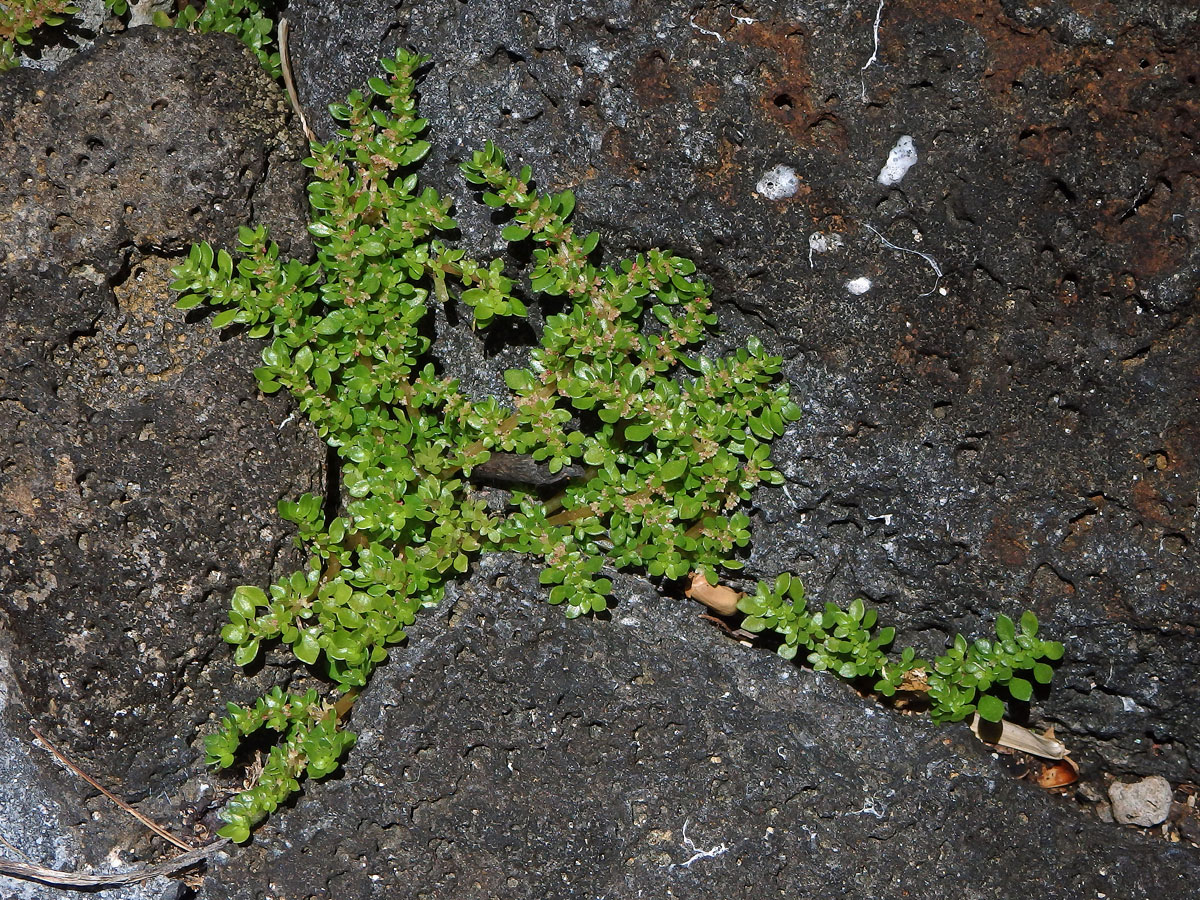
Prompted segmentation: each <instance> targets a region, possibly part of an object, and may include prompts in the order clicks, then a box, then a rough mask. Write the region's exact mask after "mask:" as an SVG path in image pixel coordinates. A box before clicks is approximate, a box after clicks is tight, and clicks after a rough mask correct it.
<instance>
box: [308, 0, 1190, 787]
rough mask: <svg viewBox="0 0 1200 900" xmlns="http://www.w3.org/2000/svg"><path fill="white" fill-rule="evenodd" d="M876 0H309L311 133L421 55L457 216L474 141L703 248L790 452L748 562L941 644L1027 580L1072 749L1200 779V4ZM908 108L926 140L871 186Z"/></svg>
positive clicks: (1054, 712) (465, 208)
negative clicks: (332, 106)
mask: <svg viewBox="0 0 1200 900" xmlns="http://www.w3.org/2000/svg"><path fill="white" fill-rule="evenodd" d="M878 10H879V4H877V3H875V2H867V0H863V2H856V3H849V4H847V3H843V2H840V0H839V2H824V3H821V2H816V3H810V2H805V3H797V2H771V0H763V2H755V3H752V4H734V5H729V4H725V3H716V2H693V0H688V2H682V0H665V2H663V0H598V2H595V3H587V4H572V3H563V2H553V0H520V2H517V0H497V2H491V0H489V2H479V0H468V2H460V3H443V2H440V0H428V2H423V0H418V2H412V3H407V2H406V3H403V4H398V3H392V2H382V0H368V2H363V3H357V4H353V5H350V4H339V3H330V2H325V0H297V2H294V3H293V4H291V6H290V9H289V16H290V17H291V19H292V21H293V25H294V32H293V33H294V35H295V38H294V46H295V57H296V63H297V77H298V79H299V82H300V88H301V96H302V101H303V103H304V104H305V106H306V107H307V108H308V110H309V112H310V114H311V116H312V118H313V119H314V122H315V123H316V127H317V128H318V130H319V131H322V132H323V133H325V134H328V133H330V132H329V129H330V127H331V126H330V123H329V120H328V118H327V116H324V115H323V113H322V111H323V109H324V105H325V104H326V103H328V102H329V101H332V100H335V99H337V98H339V97H340V96H342V95H344V94H345V92H346V91H347V90H348V89H350V88H352V87H354V86H356V85H358V84H360V83H361V82H362V81H363V79H364V78H365V77H366V76H367V75H369V74H370V73H371V71H372V70H373V68H374V65H375V62H374V61H375V59H376V58H377V57H378V56H380V55H384V54H389V53H391V52H392V50H393V49H394V48H395V47H396V46H397V45H405V46H409V47H412V48H415V49H417V50H418V51H420V52H423V53H426V54H428V55H430V56H431V57H432V62H431V64H430V66H429V68H428V69H427V71H426V72H425V74H424V79H423V82H422V85H421V103H422V112H423V114H424V115H425V116H427V117H428V118H429V119H430V121H431V123H432V126H431V132H430V139H431V140H432V142H433V144H434V150H433V152H432V154H431V157H430V160H429V162H428V163H427V164H426V166H425V167H424V170H423V175H424V177H425V178H427V179H430V180H432V181H433V182H434V183H437V184H440V185H441V186H442V187H443V189H445V190H447V191H448V192H450V193H451V194H452V195H453V196H455V197H456V198H458V200H459V207H458V211H457V215H458V217H459V221H460V222H462V223H464V224H463V230H464V232H465V233H466V234H467V235H468V240H475V241H477V242H478V244H479V246H481V248H482V249H484V250H488V249H491V248H492V246H493V241H492V238H493V237H494V236H495V235H496V232H497V229H496V227H495V225H494V224H493V223H492V222H491V221H490V220H489V216H490V215H491V211H490V210H488V209H487V208H485V207H482V205H481V204H479V203H477V202H475V201H474V200H473V199H472V198H473V196H474V194H473V192H472V191H471V189H470V186H469V185H467V184H465V182H463V180H462V179H461V177H460V176H459V175H458V172H457V166H458V163H459V162H460V161H461V160H463V159H464V158H467V157H468V156H469V154H470V152H471V151H472V150H473V149H475V148H479V147H481V146H483V144H484V142H485V141H486V140H489V139H490V140H493V141H495V142H496V143H497V144H498V145H499V146H500V147H501V148H502V149H504V150H505V151H507V152H508V154H509V157H510V159H511V160H512V161H514V162H520V163H528V164H529V165H531V166H532V168H533V171H534V175H535V178H540V179H541V184H542V185H543V186H544V187H547V188H550V189H553V190H563V189H566V188H570V189H572V190H574V192H575V194H576V195H577V197H578V205H577V207H576V209H577V212H576V220H577V221H579V222H581V223H582V225H583V227H586V228H594V229H599V230H600V231H601V233H602V235H603V236H604V238H605V243H606V246H607V248H608V250H609V251H610V253H609V255H608V257H606V258H607V259H608V260H612V259H614V258H617V255H618V254H621V253H624V252H626V251H627V250H628V249H633V250H642V249H645V248H647V247H650V246H655V245H658V246H664V247H667V248H670V249H673V250H675V251H677V252H680V253H683V254H687V255H690V256H693V257H694V258H696V259H697V260H698V261H699V263H700V267H701V270H702V271H703V272H704V273H705V274H706V275H708V276H709V277H711V278H712V279H713V280H714V282H715V284H716V287H717V297H718V298H719V300H720V301H721V302H722V303H723V307H722V310H721V319H722V324H723V325H724V327H725V328H726V329H727V336H728V341H729V343H730V344H735V343H738V342H739V341H741V340H744V336H745V335H746V334H748V333H756V334H759V335H761V336H762V337H763V339H764V340H765V341H766V342H767V344H768V346H769V347H770V348H771V349H773V350H774V351H776V352H779V353H782V354H783V355H784V357H785V358H786V359H787V361H788V362H787V367H786V369H785V374H786V376H787V378H788V380H789V381H790V382H791V384H792V385H793V386H794V393H795V397H796V399H797V401H798V402H799V403H800V405H801V406H802V407H803V409H804V412H805V418H804V419H803V421H801V422H800V423H798V425H797V426H795V427H794V428H793V429H792V430H791V431H790V432H789V433H788V434H787V435H785V437H784V438H782V439H781V440H780V441H779V442H777V445H776V449H775V451H774V458H775V459H777V460H779V461H780V466H781V468H782V470H783V471H784V472H785V473H786V474H787V476H788V479H789V483H788V485H787V486H786V488H784V489H781V490H775V491H772V490H763V491H761V492H760V493H759V495H758V496H757V498H756V503H757V512H756V515H755V525H756V530H755V539H754V544H753V549H752V551H751V557H750V569H751V570H752V571H753V572H754V573H756V574H774V573H775V572H776V571H779V570H784V569H786V570H791V571H794V572H796V573H798V574H800V575H801V576H803V577H804V578H805V580H806V583H807V586H808V588H809V592H810V594H812V595H813V596H815V597H817V598H819V599H820V600H821V601H824V600H831V601H833V602H835V603H838V604H845V603H846V602H848V601H849V600H851V599H852V598H854V597H856V596H863V597H865V598H867V599H868V600H869V601H871V602H873V603H876V604H878V605H879V606H880V607H881V613H882V618H883V619H885V620H886V621H888V622H890V623H893V624H895V625H896V626H897V627H898V629H899V632H900V635H899V640H898V642H899V643H900V644H901V645H902V644H903V643H906V642H907V643H913V644H915V645H916V646H917V647H918V648H919V649H920V650H922V651H923V652H929V653H935V652H937V651H938V650H940V649H941V647H942V646H943V644H944V641H945V638H946V636H947V634H952V633H953V632H954V631H956V630H957V631H962V632H964V633H966V634H977V635H983V634H986V633H987V631H988V630H989V629H990V628H991V625H992V622H993V621H994V618H995V616H996V615H997V614H998V613H1007V614H1009V615H1010V616H1014V617H1015V616H1016V615H1017V614H1019V613H1020V611H1021V610H1023V609H1026V608H1029V609H1033V610H1034V611H1035V612H1036V613H1037V615H1038V616H1039V618H1040V620H1041V621H1042V623H1043V628H1044V631H1045V633H1047V634H1049V635H1052V636H1054V637H1055V638H1057V639H1059V640H1062V641H1064V642H1065V643H1066V644H1067V646H1068V648H1069V650H1068V656H1067V660H1066V662H1065V663H1064V664H1063V665H1062V667H1061V669H1060V671H1059V675H1058V676H1057V677H1056V679H1055V685H1054V688H1053V690H1052V691H1051V692H1050V693H1049V694H1048V695H1046V694H1043V695H1041V696H1039V697H1038V698H1037V703H1038V708H1039V711H1040V712H1041V713H1042V714H1043V715H1044V716H1045V717H1046V719H1047V721H1051V722H1054V723H1057V724H1058V725H1059V727H1060V730H1064V731H1065V733H1067V734H1068V735H1069V743H1070V744H1071V746H1072V747H1073V748H1074V750H1075V753H1076V757H1077V758H1079V759H1081V760H1082V761H1083V762H1084V763H1085V770H1087V771H1092V772H1097V771H1112V772H1131V773H1136V774H1140V775H1146V774H1160V775H1163V776H1165V777H1167V778H1168V779H1171V780H1172V781H1174V782H1176V783H1178V782H1180V781H1187V780H1190V781H1196V780H1197V779H1198V778H1200V740H1197V735H1200V652H1197V649H1196V646H1197V644H1196V640H1197V634H1196V628H1197V625H1198V624H1200V560H1198V559H1197V552H1198V551H1197V547H1196V544H1197V539H1196V528H1197V522H1200V508H1198V506H1197V504H1198V503H1200V457H1198V455H1197V448H1198V447H1200V419H1198V417H1197V416H1196V415H1195V397H1196V393H1197V389H1198V388H1200V328H1198V323H1197V318H1196V296H1197V288H1198V287H1200V265H1198V264H1200V220H1198V219H1197V213H1196V210H1197V209H1200V180H1198V176H1200V166H1198V164H1197V159H1198V158H1200V156H1198V155H1197V139H1196V117H1197V112H1198V105H1200V92H1198V90H1197V86H1196V78H1197V74H1196V73H1197V71H1198V62H1200V54H1198V52H1197V43H1198V40H1200V25H1198V17H1200V9H1198V8H1197V7H1196V5H1195V4H1194V3H1185V2H1134V3H1126V4H1119V5H1114V4H1107V5H1096V4H1071V3H1067V2H1062V0H1039V2H1038V3H1032V2H1020V0H1003V2H1002V0H983V2H979V3H973V4H970V6H969V8H967V7H965V6H964V5H963V4H961V3H942V2H929V0H888V2H886V3H885V4H884V5H883V8H882V13H881V15H880V19H879V30H878V46H877V47H876V45H875V28H874V24H875V17H876V13H877V11H878ZM868 63H870V64H869V65H868ZM904 135H908V136H910V137H911V138H912V139H913V143H914V146H915V148H916V151H917V155H918V161H917V163H916V165H915V166H913V167H912V168H911V169H910V170H909V171H908V172H907V174H906V176H905V177H904V179H903V180H902V181H901V182H900V183H899V184H896V185H894V186H888V187H885V186H883V185H881V184H879V183H878V182H877V181H876V178H877V176H878V175H879V173H880V170H881V169H882V167H883V166H884V164H885V162H886V161H887V158H888V154H889V151H890V150H891V148H892V147H893V146H894V145H895V144H896V143H897V141H898V139H899V138H901V137H902V136H904ZM779 166H783V167H786V168H789V169H791V170H793V171H794V172H795V173H796V176H797V178H798V181H799V185H798V187H797V189H796V191H795V193H794V194H792V195H791V196H788V197H784V198H781V199H777V200H771V199H768V198H767V197H765V196H763V195H761V194H759V193H757V192H756V190H755V188H756V185H757V184H758V183H759V182H760V181H761V180H762V179H763V177H764V176H765V175H766V174H767V173H769V172H771V171H772V170H774V169H776V168H777V167H779ZM872 229H874V231H873V230H872ZM876 232H878V234H877V233H876ZM834 234H837V235H839V236H840V237H841V238H842V242H843V246H842V247H841V248H840V249H833V248H834V247H836V243H837V242H836V241H834V240H833V238H832V236H833V235H834ZM479 235H486V236H488V237H487V240H481V239H480V238H479V237H478V236H479ZM813 235H819V236H822V237H823V238H824V239H825V242H826V245H827V246H829V247H830V248H831V249H829V250H828V251H827V252H824V253H817V252H814V251H813V250H812V248H811V245H810V237H811V236H813ZM881 238H886V239H887V240H888V241H889V242H890V243H891V244H893V245H895V246H896V247H902V248H905V249H904V250H896V249H891V248H889V247H888V246H886V245H885V244H884V243H883V242H882V240H881ZM817 243H818V244H819V243H820V240H818V241H817ZM497 246H498V245H497ZM906 251H913V252H906ZM918 252H919V253H925V254H928V258H923V257H922V256H920V255H918ZM935 266H936V269H935ZM937 271H940V272H941V273H942V274H941V276H940V277H939V276H938V275H937V274H936V273H937ZM860 278H865V279H867V280H868V281H869V282H870V284H871V287H870V289H869V290H867V292H866V293H861V294H854V293H851V292H850V291H848V290H847V288H846V285H847V284H848V283H849V282H851V281H854V280H857V279H860ZM860 284H861V283H860ZM485 349H487V348H485ZM477 352H478V351H477ZM495 358H498V359H499V360H500V361H501V363H502V364H509V365H511V364H512V362H511V357H508V356H506V355H504V354H503V353H499V354H496V357H494V358H493V362H494V360H495ZM483 362H486V360H485V359H484V357H483V355H482V354H480V356H479V357H478V358H477V359H476V360H474V361H473V362H472V364H471V365H470V366H466V367H464V370H465V371H467V372H468V373H470V372H471V370H473V369H476V368H478V367H479V366H480V365H482V363H483ZM473 377H475V378H477V379H478V380H480V381H485V379H483V378H482V377H481V376H478V375H474V376H473ZM495 381H496V378H495V377H494V376H493V377H492V379H491V382H490V383H494V382H495Z"/></svg>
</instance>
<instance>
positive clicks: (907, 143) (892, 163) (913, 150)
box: [875, 134, 917, 187]
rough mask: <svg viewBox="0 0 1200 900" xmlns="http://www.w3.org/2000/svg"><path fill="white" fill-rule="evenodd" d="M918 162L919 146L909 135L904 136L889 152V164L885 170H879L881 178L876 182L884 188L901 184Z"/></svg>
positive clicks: (885, 165)
mask: <svg viewBox="0 0 1200 900" xmlns="http://www.w3.org/2000/svg"><path fill="white" fill-rule="evenodd" d="M916 161H917V145H916V144H914V143H913V139H912V138H911V137H910V136H909V135H907V134H905V135H902V136H901V137H900V140H898V141H896V146H894V147H893V148H892V149H891V150H890V151H888V158H887V162H886V163H884V164H883V168H882V169H880V170H879V177H878V178H877V179H875V180H876V181H878V182H879V183H880V184H882V185H883V186H884V187H891V186H892V185H894V184H899V183H900V182H901V181H903V180H904V176H905V175H907V174H908V170H909V169H911V168H912V167H913V165H914V164H915V163H916Z"/></svg>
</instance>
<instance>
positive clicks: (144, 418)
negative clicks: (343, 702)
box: [0, 29, 324, 896]
mask: <svg viewBox="0 0 1200 900" xmlns="http://www.w3.org/2000/svg"><path fill="white" fill-rule="evenodd" d="M284 104H285V101H284V100H283V99H282V93H281V91H280V90H279V89H278V88H277V87H276V86H275V85H274V84H272V83H271V80H270V78H269V77H267V76H266V75H264V74H263V73H262V72H261V71H260V70H259V68H258V66H257V64H256V63H255V62H254V60H253V59H251V58H249V57H248V56H247V54H245V53H244V52H243V50H242V48H241V45H240V44H238V43H237V41H235V40H233V39H231V38H220V39H216V38H210V39H204V40H199V39H196V38H195V37H193V36H189V35H186V34H183V33H179V32H172V31H163V30H159V29H139V30H136V31H132V32H130V33H128V34H126V35H123V36H122V37H121V38H119V39H113V40H108V41H102V42H101V43H100V45H99V46H97V48H96V49H95V50H94V51H93V52H91V53H90V54H88V55H86V56H80V57H76V58H75V59H74V60H73V61H72V62H70V63H68V64H67V65H66V66H64V67H63V69H62V70H61V71H60V72H59V73H57V74H56V75H54V76H47V75H45V74H43V73H38V72H33V71H28V70H20V71H17V72H14V73H12V74H10V75H6V76H4V77H2V78H0V260H2V262H3V265H2V267H0V346H2V347H3V351H4V352H3V355H2V357H0V545H2V553H0V623H2V631H0V634H2V637H3V647H2V648H0V651H2V654H3V660H0V663H2V668H3V674H4V679H3V681H4V684H3V695H4V697H5V710H4V716H3V728H4V731H5V734H4V737H3V744H2V746H3V748H4V749H3V753H4V755H5V760H4V762H3V769H4V771H5V772H6V774H8V775H9V776H11V778H12V780H11V781H10V780H8V779H6V784H5V788H4V790H3V792H0V818H2V823H0V833H3V835H4V837H5V838H6V840H9V841H12V842H14V843H16V844H17V845H18V847H19V849H21V850H22V851H23V852H25V853H26V854H27V855H28V856H29V857H30V858H32V859H33V860H34V861H35V862H37V863H39V864H42V865H50V866H59V867H63V868H68V869H74V868H77V867H79V866H81V865H83V864H84V863H93V864H94V863H98V862H101V861H103V860H104V859H105V857H106V856H107V855H108V853H109V850H110V849H112V848H120V849H122V850H138V851H145V850H146V849H147V846H146V840H145V838H144V837H143V835H144V834H145V832H144V830H143V829H142V827H141V826H140V825H138V824H137V823H136V822H134V821H133V819H131V818H129V817H128V816H126V815H125V814H124V813H121V812H120V811H118V810H116V809H115V808H114V807H112V806H110V805H108V803H107V801H104V800H102V799H100V798H98V797H97V795H96V794H95V792H94V791H91V789H90V788H87V787H86V786H85V785H84V784H83V783H82V782H80V781H79V780H78V779H76V778H74V776H70V775H67V774H60V773H59V772H58V771H56V767H55V766H53V765H52V761H51V759H50V757H49V756H48V755H46V754H45V753H37V754H35V756H36V759H33V760H32V761H31V760H30V759H29V758H28V757H29V753H28V750H27V749H26V748H27V747H28V745H29V742H30V733H29V731H28V730H27V727H26V726H27V725H28V723H30V722H31V721H33V722H36V723H37V725H38V727H39V728H40V730H41V731H42V732H43V733H44V734H45V735H46V736H47V737H48V738H50V739H51V740H52V741H54V742H55V743H57V744H58V745H59V746H61V747H62V748H63V749H64V750H65V751H66V752H67V753H68V754H69V755H70V756H71V757H72V758H73V759H75V760H76V762H77V763H78V764H80V765H81V766H83V768H84V769H85V770H87V771H89V772H91V773H94V774H95V775H96V776H97V777H99V778H101V780H102V783H104V784H105V785H106V786H108V787H109V788H110V789H112V790H114V791H115V792H116V793H118V794H119V795H121V796H123V797H124V798H126V799H127V800H129V801H130V802H135V803H138V804H139V805H140V806H141V808H142V809H143V811H145V812H147V813H149V814H151V815H157V816H159V817H161V818H162V819H163V820H164V821H165V822H166V823H167V824H168V825H169V826H171V827H173V828H176V829H178V830H181V831H184V830H190V823H183V822H181V821H180V819H179V817H180V814H181V812H182V811H183V810H184V808H185V807H186V806H188V804H189V803H191V802H193V801H197V800H198V799H199V796H198V792H200V790H201V789H200V787H199V784H200V781H199V776H201V775H203V772H202V765H203V759H202V746H201V738H202V734H203V731H204V730H207V729H208V728H210V727H211V720H212V718H213V716H214V715H215V714H219V713H220V712H221V711H222V710H223V702H224V699H225V698H231V699H234V698H241V699H243V700H245V699H248V698H251V697H253V696H255V695H256V694H257V693H258V691H259V690H262V689H264V688H265V687H268V686H269V685H270V683H271V682H272V681H278V680H279V679H280V678H281V677H285V676H286V675H287V674H288V673H286V672H283V673H281V672H279V671H277V670H274V669H272V668H270V667H268V668H266V669H263V670H262V671H260V672H258V673H257V675H256V677H253V678H251V679H250V680H249V681H246V680H244V679H243V678H242V676H240V675H239V674H238V673H236V671H235V670H234V669H233V668H232V667H231V666H230V665H229V664H228V660H227V657H226V655H225V654H224V652H223V645H222V644H221V643H220V639H219V637H218V632H219V630H220V627H221V624H222V623H223V622H224V621H225V620H226V611H225V609H226V603H227V599H228V595H229V591H230V589H231V588H232V587H233V586H235V585H237V584H240V583H243V582H247V581H248V582H252V583H256V584H258V583H262V582H264V581H266V580H268V579H269V578H270V577H271V576H272V574H281V573H283V572H285V571H288V570H290V569H291V568H292V567H293V566H294V565H295V564H296V563H297V561H298V560H297V554H296V552H295V551H294V550H293V549H292V547H291V534H290V532H289V530H288V528H287V527H285V523H283V522H281V521H280V519H279V518H278V516H277V515H276V512H275V504H276V501H277V499H278V498H279V497H280V496H282V495H294V494H296V493H298V492H300V491H301V490H316V491H320V490H321V489H322V475H323V472H322V469H323V463H324V448H323V447H322V445H321V443H320V441H319V440H317V439H316V437H315V435H313V434H312V432H311V430H310V429H307V428H305V427H301V426H300V425H298V424H297V423H296V422H295V421H294V417H292V416H291V413H292V407H291V406H290V404H289V403H288V401H287V400H286V399H285V398H283V397H273V398H264V397H263V396H261V395H260V394H259V393H258V391H257V386H256V384H255V381H254V378H253V376H252V375H251V369H252V368H253V366H254V365H255V364H256V360H257V354H258V349H257V348H256V347H255V346H253V344H252V343H251V342H248V341H246V340H242V339H234V340H221V339H220V338H219V337H218V336H217V335H215V334H214V333H213V332H212V330H211V329H209V328H208V327H207V325H206V324H204V323H203V322H199V323H192V324H189V323H188V322H187V321H185V317H184V314H183V313H181V312H178V311H176V310H174V309H173V308H172V302H173V297H172V296H171V292H170V291H169V289H168V285H169V283H170V281H171V278H170V275H169V268H170V266H171V265H172V264H173V261H174V260H175V259H176V258H178V257H179V256H180V255H181V254H182V253H184V252H186V249H187V247H188V245H189V243H190V242H191V241H192V240H200V239H210V240H213V241H216V242H219V243H221V244H229V243H230V242H231V241H232V240H233V239H234V238H235V236H236V233H237V227H238V226H239V225H241V224H243V223H245V222H247V221H249V220H251V219H256V218H258V219H263V220H265V221H270V222H272V223H274V224H275V225H277V226H278V228H277V231H278V233H279V236H280V238H281V239H283V240H284V241H286V242H288V243H289V244H290V245H294V247H296V248H299V249H301V250H302V249H303V243H302V242H303V240H304V230H303V222H304V217H303V206H302V203H303V181H302V180H301V179H298V178H296V177H295V174H296V172H295V170H296V168H298V166H297V162H298V159H299V158H300V157H299V155H298V153H299V150H300V149H301V148H302V147H303V143H302V139H301V141H300V142H297V141H295V139H294V136H293V135H290V134H289V133H288V132H287V131H286V127H285V117H284V114H283V113H284V110H285V108H286V107H285V105H284ZM272 169H274V172H272ZM284 171H287V172H288V173H289V177H288V178H285V179H281V178H280V174H282V172H284ZM235 682H236V683H235ZM56 807H57V818H56V815H55V813H54V810H55V808H56ZM93 815H95V816H96V818H95V819H93ZM76 839H78V840H79V841H80V842H81V843H82V844H83V845H84V849H83V851H82V852H76V851H75V849H74V846H73V842H74V841H75V840H76ZM142 858H144V855H143V857H142ZM8 887H9V886H8V885H7V884H6V885H5V890H6V891H7V889H8ZM162 889H163V885H162V883H161V882H160V883H159V885H158V887H157V889H156V890H157V892H152V893H151V894H150V895H151V896H162V894H161V891H162ZM48 890H49V889H48V888H46V889H43V891H48ZM130 890H132V889H130ZM126 893H129V891H127V892H126ZM6 895H7V894H6ZM31 896H47V894H45V893H42V894H36V893H35V894H32V895H31Z"/></svg>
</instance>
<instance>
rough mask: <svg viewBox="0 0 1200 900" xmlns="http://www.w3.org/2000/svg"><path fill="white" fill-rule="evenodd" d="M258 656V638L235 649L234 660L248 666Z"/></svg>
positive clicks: (237, 663)
mask: <svg viewBox="0 0 1200 900" xmlns="http://www.w3.org/2000/svg"><path fill="white" fill-rule="evenodd" d="M256 656H258V640H257V639H255V640H253V641H250V643H248V644H242V645H241V646H239V647H238V648H237V649H236V650H235V651H233V661H234V663H235V664H236V665H239V666H248V665H250V663H252V662H254V658H255V657H256Z"/></svg>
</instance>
